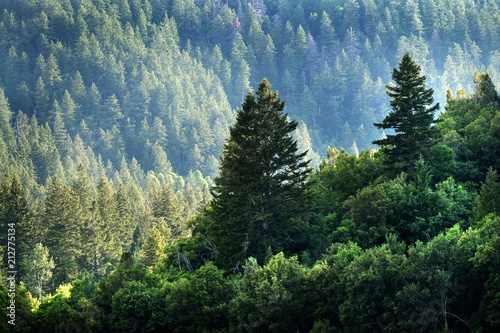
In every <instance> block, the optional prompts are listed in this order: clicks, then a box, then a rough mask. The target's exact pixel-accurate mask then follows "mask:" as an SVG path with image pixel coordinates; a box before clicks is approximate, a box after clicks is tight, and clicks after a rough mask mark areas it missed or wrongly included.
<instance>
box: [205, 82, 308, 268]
mask: <svg viewBox="0 0 500 333" xmlns="http://www.w3.org/2000/svg"><path fill="white" fill-rule="evenodd" d="M270 87H271V86H270V84H269V82H267V80H265V79H264V80H263V81H262V82H261V83H260V85H259V89H258V90H257V93H256V96H254V94H253V93H251V92H250V93H249V94H248V95H247V97H246V99H245V102H244V103H243V105H242V109H241V110H239V111H238V114H237V119H236V124H235V125H234V126H233V127H232V128H231V129H230V137H229V139H228V140H227V142H226V144H225V146H224V150H223V152H222V158H221V160H222V161H221V167H220V176H219V177H217V178H216V179H215V186H214V187H213V188H212V195H213V196H214V200H213V203H212V206H211V209H209V210H208V215H209V217H211V220H213V223H212V224H211V225H209V226H207V227H208V228H207V230H206V232H207V233H208V237H209V238H211V240H212V241H214V243H215V245H216V246H217V248H218V250H219V251H220V253H221V256H222V258H223V260H224V265H227V264H230V265H235V264H236V265H237V263H238V262H239V263H242V260H243V259H244V258H245V257H247V256H257V257H258V258H259V259H261V260H262V259H264V257H265V255H266V252H267V250H268V247H271V248H272V250H273V251H280V250H282V249H286V250H293V249H294V246H296V242H297V239H296V238H295V235H294V232H296V231H297V229H296V226H295V225H294V222H293V221H296V219H299V218H300V216H301V213H304V212H305V210H306V208H305V207H306V205H304V198H305V197H304V196H305V190H306V184H305V179H306V177H307V175H308V173H309V171H310V169H309V167H308V163H309V162H308V161H304V160H303V158H304V156H305V155H306V152H302V153H298V152H297V150H298V149H297V142H296V141H295V140H294V139H293V138H292V136H291V134H292V132H293V131H295V129H296V128H297V125H298V124H297V122H296V121H291V120H289V119H288V115H287V114H283V109H284V107H285V102H282V101H281V100H280V99H279V98H278V93H277V92H273V91H271V90H270ZM293 218H294V219H295V220H293ZM294 238H295V239H294Z"/></svg>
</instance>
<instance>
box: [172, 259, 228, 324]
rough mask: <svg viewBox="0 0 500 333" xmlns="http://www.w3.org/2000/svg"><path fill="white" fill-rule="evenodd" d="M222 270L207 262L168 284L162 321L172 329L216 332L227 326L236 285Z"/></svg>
mask: <svg viewBox="0 0 500 333" xmlns="http://www.w3.org/2000/svg"><path fill="white" fill-rule="evenodd" d="M223 273H224V272H223V271H222V270H219V269H217V267H215V266H214V265H213V264H212V263H207V264H206V265H204V266H202V267H200V268H199V269H198V270H196V272H194V274H192V275H189V276H187V277H186V278H180V279H178V280H177V281H175V282H172V283H171V284H169V285H168V286H167V288H166V289H167V296H166V309H165V311H166V314H167V315H166V316H165V318H164V325H165V326H166V327H169V328H170V330H171V331H172V332H218V331H222V330H223V329H224V328H227V324H228V312H229V309H230V308H231V304H230V301H231V300H232V299H233V297H234V295H235V285H234V282H233V280H232V279H230V278H225V277H224V276H223ZM193 309H197V311H192V310H193Z"/></svg>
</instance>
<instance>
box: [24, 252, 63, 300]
mask: <svg viewBox="0 0 500 333" xmlns="http://www.w3.org/2000/svg"><path fill="white" fill-rule="evenodd" d="M23 260H24V265H25V267H26V268H25V270H26V273H25V276H26V277H25V279H24V280H25V282H26V286H27V288H28V289H29V290H30V291H31V292H33V294H34V295H37V296H38V299H39V300H42V295H43V294H44V291H45V290H46V289H47V287H46V284H47V283H48V282H49V281H50V280H51V278H52V270H53V269H54V267H55V265H54V261H53V260H52V258H51V257H49V250H48V248H47V247H45V246H43V245H42V243H38V244H36V245H35V247H34V248H33V252H32V253H31V254H30V255H28V256H27V257H25V258H23ZM44 287H45V288H44Z"/></svg>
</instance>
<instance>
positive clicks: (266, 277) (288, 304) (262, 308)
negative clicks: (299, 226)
mask: <svg viewBox="0 0 500 333" xmlns="http://www.w3.org/2000/svg"><path fill="white" fill-rule="evenodd" d="M244 272H245V273H244V276H243V279H242V281H241V282H240V284H241V288H242V290H241V291H240V292H239V293H238V295H237V296H236V297H235V298H234V299H233V300H232V302H231V304H230V316H231V317H232V318H234V319H233V320H234V322H235V327H234V329H236V330H245V331H253V330H256V331H266V332H284V331H295V330H300V328H301V327H302V326H303V321H304V320H305V319H306V318H305V314H304V313H302V312H301V311H300V309H301V307H300V304H301V303H302V300H303V299H304V298H305V297H306V295H305V294H304V291H303V287H302V285H303V283H304V280H305V276H306V275H305V271H304V269H303V268H302V267H300V265H299V263H298V260H297V258H296V257H292V258H289V259H287V258H285V256H284V255H283V253H279V254H277V255H275V256H274V257H272V258H271V259H270V261H269V262H268V263H267V264H265V265H264V266H263V267H260V266H259V265H258V264H257V261H256V260H255V259H254V258H249V259H248V260H247V262H246V264H245V266H244Z"/></svg>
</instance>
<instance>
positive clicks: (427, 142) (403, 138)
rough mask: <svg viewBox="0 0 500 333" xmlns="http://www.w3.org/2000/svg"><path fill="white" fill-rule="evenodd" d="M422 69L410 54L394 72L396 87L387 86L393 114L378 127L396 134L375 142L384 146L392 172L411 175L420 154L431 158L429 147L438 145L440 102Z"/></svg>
mask: <svg viewBox="0 0 500 333" xmlns="http://www.w3.org/2000/svg"><path fill="white" fill-rule="evenodd" d="M420 69H421V68H420V66H419V65H418V64H416V63H415V62H414V61H413V59H412V58H411V57H410V55H409V54H408V53H407V54H405V55H404V56H403V58H402V59H401V62H400V63H399V70H398V69H394V70H393V72H392V78H393V80H394V81H395V83H396V85H392V84H387V85H386V88H387V90H388V91H387V95H389V97H391V98H392V99H391V100H390V103H391V107H392V111H391V112H389V114H388V115H387V116H386V117H385V118H384V120H383V121H382V122H381V123H375V124H374V125H375V126H376V127H377V128H379V129H380V128H382V129H384V130H386V129H393V130H394V132H395V134H388V135H387V137H385V138H382V139H379V140H375V141H373V143H374V144H377V145H379V146H381V147H382V148H381V150H382V151H383V152H384V156H385V158H386V160H385V162H386V165H387V167H388V169H389V172H390V173H396V174H397V173H400V172H402V171H404V172H411V171H412V169H413V167H414V164H415V161H416V160H417V159H418V158H419V156H420V155H422V156H423V157H424V159H425V158H426V157H427V156H428V152H429V148H430V147H432V146H433V145H434V143H435V138H436V137H437V135H438V132H437V128H436V127H434V126H432V125H433V124H435V123H436V122H437V121H436V120H435V119H434V112H435V111H436V110H438V109H439V103H436V104H435V105H432V103H433V102H434V98H433V96H432V95H433V92H434V91H433V89H426V88H425V81H426V78H425V76H421V75H420Z"/></svg>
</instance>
